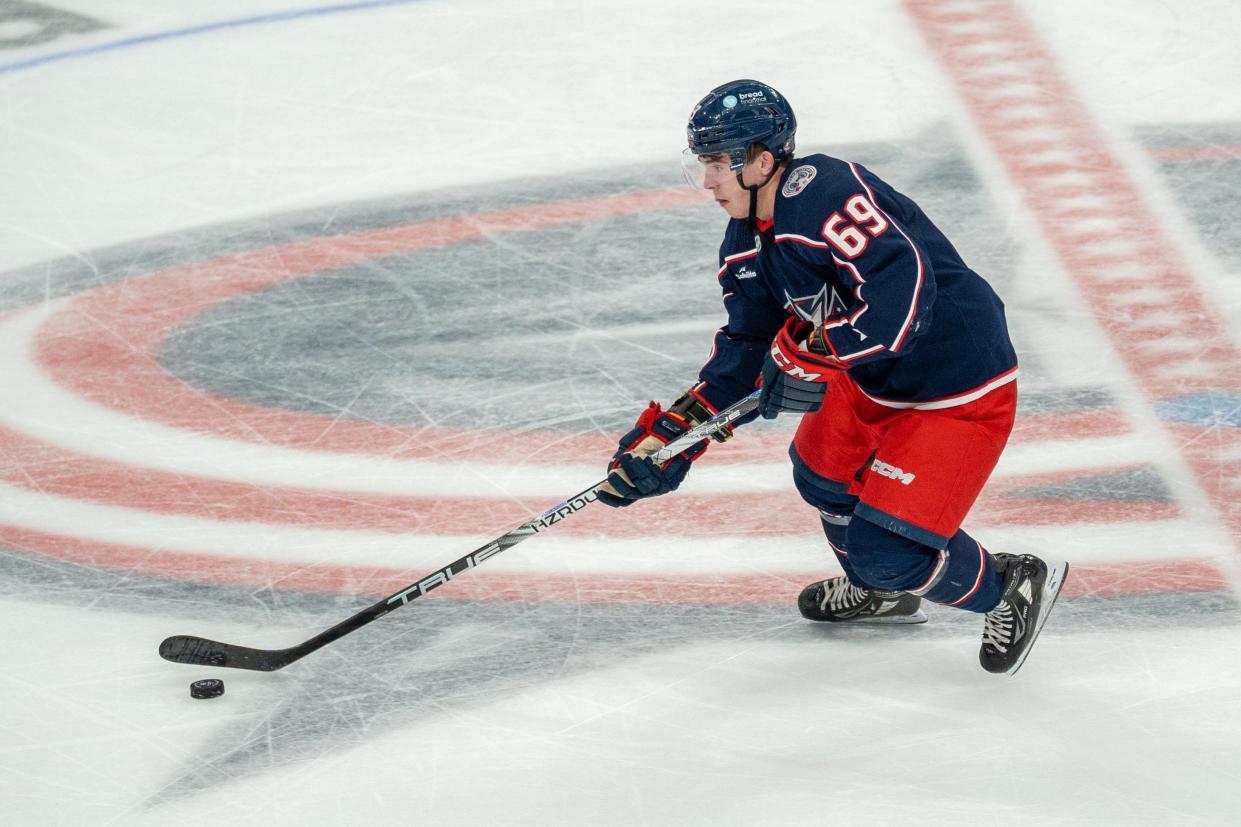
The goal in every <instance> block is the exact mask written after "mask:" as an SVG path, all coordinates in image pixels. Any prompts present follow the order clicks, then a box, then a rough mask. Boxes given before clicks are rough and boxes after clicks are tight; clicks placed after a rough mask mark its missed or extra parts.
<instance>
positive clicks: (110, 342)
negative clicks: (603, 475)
mask: <svg viewBox="0 0 1241 827" xmlns="http://www.w3.org/2000/svg"><path fill="white" fill-rule="evenodd" d="M704 200H708V199H706V198H705V197H704V195H703V193H700V192H696V191H693V190H689V189H686V188H668V189H658V190H650V191H641V192H631V193H625V194H620V195H611V196H602V197H593V198H580V199H572V200H566V201H560V202H553V203H539V204H536V205H531V206H525V207H517V208H513V209H506V210H498V211H492V212H479V213H472V214H465V215H456V216H451V217H447V218H437V219H431V220H427V221H420V222H417V223H414V224H407V225H404V226H395V227H385V228H382V229H371V230H364V231H360V232H354V233H349V234H346V235H335V236H325V237H320V238H314V239H310V240H304V241H296V242H292V243H288V244H282V245H279V246H275V247H268V248H263V249H259V250H254V251H251V252H246V253H240V254H236V255H228V256H221V257H217V258H212V259H207V260H204V261H200V262H195V263H192V264H186V265H181V266H177V267H173V268H170V269H166V270H161V271H158V272H155V273H151V274H148V275H144V276H138V277H134V278H130V279H126V280H123V281H121V282H118V283H116V284H111V285H107V286H105V287H100V288H96V289H94V290H91V291H88V292H86V293H83V294H81V295H78V296H76V297H75V298H74V299H73V300H72V301H71V302H69V304H68V305H67V306H66V307H65V308H64V309H63V310H61V311H60V312H58V313H56V314H55V315H53V316H52V317H51V318H49V319H47V320H46V321H45V323H44V324H43V326H42V328H41V329H40V331H39V334H38V341H37V344H36V349H35V354H36V360H37V362H38V364H39V366H40V368H41V369H43V370H44V371H46V372H47V374H48V375H50V376H51V377H52V378H53V379H54V380H55V381H56V382H57V383H59V384H61V385H63V386H64V387H67V388H69V389H71V390H73V391H74V392H75V393H77V394H79V395H81V396H82V397H85V398H86V399H89V400H91V401H93V402H95V403H97V404H99V405H103V406H106V407H110V408H114V409H117V410H120V411H122V412H124V413H126V414H130V415H133V416H139V417H142V418H143V419H146V420H148V421H153V422H160V423H163V424H166V425H169V426H171V427H174V428H181V429H192V430H195V431H199V432H204V433H211V434H213V435H216V436H221V437H225V438H229V439H235V440H243V441H252V442H261V443H264V444H267V445H279V446H284V447H289V448H296V449H299V450H310V451H327V452H346V453H354V454H379V455H383V456H386V457H391V458H394V459H412V458H426V459H451V457H452V454H453V447H454V445H461V444H467V445H473V444H476V440H475V437H473V436H471V434H472V433H473V432H472V431H469V430H465V429H455V428H443V427H438V426H402V425H395V424H384V423H371V422H363V421H358V420H348V419H341V418H339V417H333V416H325V415H314V414H304V413H295V412H292V411H287V410H283V409H274V408H270V407H264V406H261V405H256V404H251V403H247V402H243V401H240V400H237V399H231V398H227V397H224V396H220V395H217V394H213V393H210V392H208V391H205V390H202V389H200V388H196V387H194V386H192V385H190V384H188V383H187V382H184V381H182V380H180V379H177V378H176V377H174V376H171V375H170V374H169V373H168V372H167V371H165V370H164V369H163V367H162V366H161V364H160V360H159V356H160V351H161V348H162V347H163V344H164V342H165V340H166V339H167V337H168V336H169V335H171V334H172V333H173V331H175V329H176V328H177V327H178V326H179V325H181V324H184V323H186V322H188V321H190V320H191V319H193V318H194V317H195V316H197V315H199V314H200V313H202V312H203V311H205V310H206V309H208V308H210V307H212V306H215V305H218V304H220V303H223V302H225V301H229V300H231V299H234V298H236V297H238V296H242V295H245V294H247V293H255V292H258V291H261V290H265V289H268V288H271V287H275V286H277V285H280V284H283V283H287V282H290V281H294V280H296V279H301V278H306V277H308V276H313V275H316V274H319V273H323V272H325V271H329V270H333V269H337V268H341V267H346V266H349V265H352V264H357V263H360V262H364V261H370V260H373V259H377V258H381V257H385V256H392V255H399V254H404V253H410V252H415V251H418V250H426V249H431V248H435V247H446V246H451V245H455V244H462V243H465V242H469V241H477V240H480V239H484V238H489V237H494V236H497V235H502V234H507V233H516V232H527V231H533V230H541V229H547V228H550V227H556V226H560V225H564V224H569V223H576V222H583V221H590V220H597V219H604V218H612V217H616V216H622V215H627V214H633V213H640V212H649V211H656V210H668V209H675V208H678V207H686V206H692V205H695V204H699V203H702V202H704ZM136 320H141V321H140V323H137V322H136ZM549 442H554V443H556V445H557V450H558V451H564V452H565V455H572V454H573V453H574V452H575V451H577V450H580V449H583V448H586V447H588V446H589V449H590V450H592V451H595V452H597V448H598V445H597V443H598V440H597V439H594V438H590V437H587V442H586V443H583V442H582V440H581V439H578V438H575V437H564V436H562V435H558V436H557V437H556V438H555V439H549V438H548V434H546V433H542V434H539V433H534V434H513V435H511V436H506V438H505V440H504V441H503V448H501V454H502V455H501V456H498V457H495V459H497V460H501V459H502V460H503V461H505V462H522V461H531V460H532V459H533V460H535V461H546V460H547V458H546V457H545V456H544V457H539V456H537V455H538V454H539V452H540V450H541V449H545V448H546V446H547V445H548V444H549ZM575 443H576V444H575Z"/></svg>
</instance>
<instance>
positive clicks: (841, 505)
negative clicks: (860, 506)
mask: <svg viewBox="0 0 1241 827" xmlns="http://www.w3.org/2000/svg"><path fill="white" fill-rule="evenodd" d="M789 456H790V457H791V458H792V460H793V484H794V485H795V486H797V493H799V494H801V498H802V499H803V500H805V501H806V502H808V503H810V504H811V505H813V506H814V507H815V508H817V509H819V510H820V511H826V512H828V513H831V514H841V515H844V516H847V515H849V514H852V513H853V507H854V506H855V505H857V501H858V498H857V497H856V496H854V495H853V494H850V493H849V492H848V486H846V485H842V484H841V483H839V482H836V481H834V480H829V479H827V478H826V477H823V476H820V475H819V474H816V473H815V472H814V471H812V470H810V468H809V466H807V465H806V463H805V462H804V461H803V460H802V458H801V457H800V456H798V455H797V450H796V449H795V448H792V447H790V448H789Z"/></svg>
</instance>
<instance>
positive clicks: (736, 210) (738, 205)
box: [698, 155, 750, 218]
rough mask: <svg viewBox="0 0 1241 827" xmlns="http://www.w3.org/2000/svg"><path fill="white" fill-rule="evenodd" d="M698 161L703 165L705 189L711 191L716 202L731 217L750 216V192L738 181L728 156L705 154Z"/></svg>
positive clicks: (703, 184)
mask: <svg viewBox="0 0 1241 827" xmlns="http://www.w3.org/2000/svg"><path fill="white" fill-rule="evenodd" d="M698 162H699V163H700V164H702V167H703V179H702V186H703V189H706V190H709V191H710V192H711V195H713V196H714V197H715V203H717V204H719V205H720V207H721V208H722V209H723V210H724V212H726V213H728V215H729V217H731V218H749V216H750V193H749V192H747V191H746V190H744V189H743V188H742V187H741V184H739V183H738V182H737V173H736V172H734V171H733V170H732V169H731V168H730V167H729V165H728V157H727V156H722V155H715V156H712V155H704V156H702V157H700V158H699V159H698ZM747 166H749V165H748V164H747ZM743 174H744V170H743Z"/></svg>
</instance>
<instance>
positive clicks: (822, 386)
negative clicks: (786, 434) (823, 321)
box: [758, 319, 844, 419]
mask: <svg viewBox="0 0 1241 827" xmlns="http://www.w3.org/2000/svg"><path fill="white" fill-rule="evenodd" d="M817 333H818V331H817V330H816V328H815V327H814V325H812V324H810V323H809V322H806V321H803V320H801V319H789V320H788V321H787V322H785V323H784V327H782V328H780V332H779V333H777V334H776V338H775V340H774V341H772V343H771V350H769V351H768V352H767V356H766V358H765V359H764V360H763V384H762V389H761V392H760V393H759V395H758V412H759V414H760V415H761V416H762V417H763V419H775V418H776V416H777V415H778V414H780V413H781V412H782V411H790V412H793V413H814V412H815V411H817V410H818V409H819V407H820V406H821V405H822V404H823V395H824V394H825V393H827V383H828V381H830V380H831V378H832V377H833V376H834V375H835V374H836V372H837V371H839V370H842V369H844V365H843V364H841V362H840V360H838V359H837V358H836V357H835V356H833V355H831V354H830V353H829V352H828V350H827V344H826V342H825V341H824V339H823V338H822V336H821V335H815V334H817Z"/></svg>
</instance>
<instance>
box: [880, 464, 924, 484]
mask: <svg viewBox="0 0 1241 827" xmlns="http://www.w3.org/2000/svg"><path fill="white" fill-rule="evenodd" d="M870 470H872V471H874V472H875V473H876V474H878V475H879V476H881V477H887V478H888V479H892V480H896V481H897V482H899V483H900V484H901V485H909V484H910V483H911V482H913V481H914V475H913V474H910V473H908V472H905V471H902V470H901V469H899V468H897V467H896V466H895V465H888V464H887V463H886V462H884V461H883V460H879V459H876V460H875V461H874V462H872V463H871V464H870Z"/></svg>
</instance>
